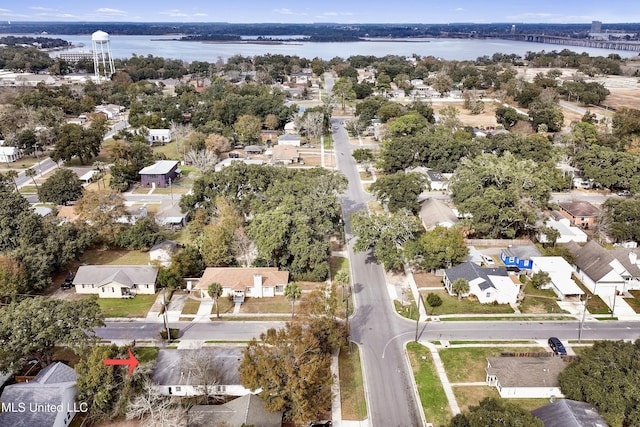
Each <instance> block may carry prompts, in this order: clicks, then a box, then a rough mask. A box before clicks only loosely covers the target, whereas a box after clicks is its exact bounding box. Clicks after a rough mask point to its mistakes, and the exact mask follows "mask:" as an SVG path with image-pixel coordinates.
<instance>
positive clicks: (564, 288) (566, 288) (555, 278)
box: [531, 256, 584, 299]
mask: <svg viewBox="0 0 640 427" xmlns="http://www.w3.org/2000/svg"><path fill="white" fill-rule="evenodd" d="M531 261H533V266H532V267H531V272H532V273H533V274H535V273H538V272H540V271H543V272H545V273H547V274H549V278H550V279H551V282H550V283H549V284H548V285H547V286H545V287H544V289H551V290H553V292H555V293H556V295H558V297H559V298H560V299H565V298H567V297H576V298H580V296H581V295H584V291H583V290H582V289H580V286H578V284H577V283H576V282H575V281H574V280H573V279H572V278H571V275H572V274H573V273H575V270H574V269H573V267H572V266H571V265H570V264H569V263H568V262H567V261H565V259H564V258H562V257H560V256H540V257H531Z"/></svg>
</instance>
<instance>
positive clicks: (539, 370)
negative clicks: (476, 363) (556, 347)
mask: <svg viewBox="0 0 640 427" xmlns="http://www.w3.org/2000/svg"><path fill="white" fill-rule="evenodd" d="M487 361H488V362H489V366H487V374H488V375H495V376H496V377H497V378H498V380H499V381H500V385H501V386H502V387H560V382H559V381H558V375H559V374H560V372H562V371H563V370H564V369H565V368H566V367H567V365H568V362H565V361H564V359H562V358H561V357H489V358H487Z"/></svg>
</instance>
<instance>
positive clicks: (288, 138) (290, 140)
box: [278, 133, 302, 147]
mask: <svg viewBox="0 0 640 427" xmlns="http://www.w3.org/2000/svg"><path fill="white" fill-rule="evenodd" d="M301 142H302V139H301V138H300V135H298V134H297V133H285V134H284V135H280V136H279V137H278V145H290V146H293V147H300V144H301Z"/></svg>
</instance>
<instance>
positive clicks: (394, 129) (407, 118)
mask: <svg viewBox="0 0 640 427" xmlns="http://www.w3.org/2000/svg"><path fill="white" fill-rule="evenodd" d="M428 124H429V121H428V120H427V118H426V117H424V116H423V115H421V114H419V113H415V112H412V113H408V114H405V115H403V116H400V117H397V118H395V119H393V120H391V121H390V122H389V124H388V126H387V132H388V135H389V136H391V137H394V136H406V135H415V134H416V133H417V132H419V131H421V130H422V129H424V128H426V127H427V125H428Z"/></svg>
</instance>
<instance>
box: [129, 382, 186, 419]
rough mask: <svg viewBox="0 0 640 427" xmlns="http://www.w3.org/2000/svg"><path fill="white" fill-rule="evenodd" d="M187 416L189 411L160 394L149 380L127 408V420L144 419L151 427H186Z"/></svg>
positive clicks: (175, 401)
mask: <svg viewBox="0 0 640 427" xmlns="http://www.w3.org/2000/svg"><path fill="white" fill-rule="evenodd" d="M186 415H187V410H186V409H185V408H184V407H183V406H182V405H181V404H180V402H179V401H177V400H174V398H171V397H168V396H163V395H162V394H160V392H159V391H158V389H157V388H156V387H155V386H154V384H153V383H152V381H151V379H149V378H147V379H145V381H144V383H143V386H142V390H141V391H140V392H139V393H138V394H136V396H135V397H134V398H133V399H132V400H131V401H130V402H129V405H128V407H127V420H133V419H138V420H142V419H144V421H145V425H147V426H150V427H166V426H177V427H182V426H186V425H187V416H186Z"/></svg>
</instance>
